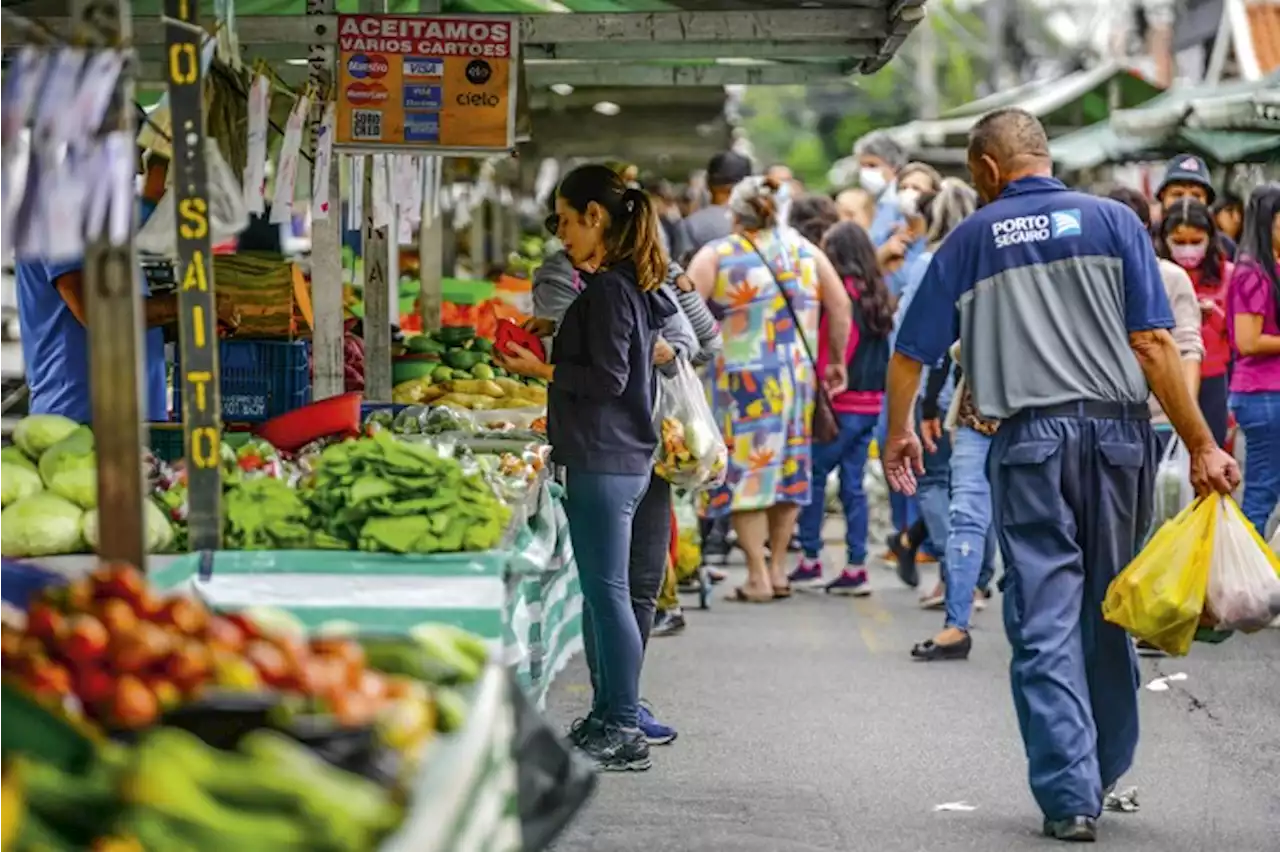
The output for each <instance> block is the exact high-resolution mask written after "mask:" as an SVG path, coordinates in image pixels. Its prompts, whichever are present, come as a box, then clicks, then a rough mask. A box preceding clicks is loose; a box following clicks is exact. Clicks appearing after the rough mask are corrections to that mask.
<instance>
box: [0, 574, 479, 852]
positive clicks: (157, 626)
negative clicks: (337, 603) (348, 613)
mask: <svg viewBox="0 0 1280 852" xmlns="http://www.w3.org/2000/svg"><path fill="white" fill-rule="evenodd" d="M9 617H10V616H8V615H6V618H9ZM3 640H4V641H3V672H4V689H5V695H4V702H5V708H6V709H7V710H9V711H10V712H9V714H8V718H7V719H6V722H7V723H8V724H9V725H10V726H11V727H10V728H7V729H6V736H5V748H6V753H5V776H4V787H5V808H4V818H5V834H6V838H8V837H9V836H10V833H11V832H12V833H14V834H17V835H18V841H17V844H16V846H15V847H14V848H17V849H31V850H37V849H43V848H49V849H55V850H59V849H90V848H92V849H116V848H119V849H130V850H136V849H142V850H147V852H151V850H155V852H168V850H220V849H227V848H249V849H259V848H261V849H271V850H292V849H297V850H300V852H301V850H333V852H348V850H349V852H356V850H362V851H363V850H370V849H374V848H376V846H377V844H378V842H379V841H380V840H381V839H382V838H383V837H385V836H386V835H387V834H388V833H389V832H391V831H392V830H394V829H395V828H396V826H397V825H398V824H399V822H400V820H401V816H402V809H401V806H400V803H401V802H402V801H403V800H404V798H405V796H404V793H405V784H406V783H407V782H408V781H409V780H410V779H411V778H413V777H414V776H415V775H416V772H417V767H418V766H419V765H420V764H421V762H422V760H423V759H424V757H425V755H426V746H427V745H429V744H430V743H431V742H432V741H433V740H434V738H435V737H436V736H437V735H438V734H441V733H446V734H447V733H449V732H452V731H454V730H457V729H458V728H460V727H461V726H462V725H464V724H465V722H466V715H467V713H468V707H467V704H466V700H465V699H464V698H463V697H462V695H461V693H459V692H457V691H456V689H455V687H457V686H459V685H463V684H466V683H470V682H473V681H475V680H476V679H478V677H479V676H480V673H481V671H482V670H483V666H484V665H485V662H486V659H487V649H486V647H485V644H484V642H483V641H482V640H480V639H478V638H477V637H475V636H472V635H471V634H469V633H466V632H465V631H462V630H459V629H457V628H454V627H452V626H449V625H437V624H431V625H423V626H420V627H419V628H416V629H415V630H414V631H412V635H411V636H410V637H408V638H405V639H400V638H390V637H387V638H381V637H358V638H356V637H349V636H346V635H344V634H343V632H342V631H341V627H340V626H339V625H336V624H335V625H333V626H331V627H330V628H328V629H326V628H323V627H322V628H321V629H320V630H319V631H317V633H316V634H315V635H314V636H313V637H311V638H310V639H308V637H307V636H306V634H305V631H304V630H303V629H302V627H301V625H300V624H298V623H297V622H296V621H295V620H294V619H293V618H292V616H289V615H288V614H286V613H281V612H277V611H268V610H263V611H256V612H255V611H248V612H243V613H230V614H215V613H212V612H210V611H208V610H207V609H206V608H205V607H204V606H203V605H202V604H200V603H199V602H197V601H195V600H191V599H188V598H183V597H170V598H162V597H159V596H157V595H155V594H154V593H153V592H152V591H151V590H150V589H148V588H147V586H146V584H145V581H144V579H143V577H142V575H141V574H140V573H139V572H138V571H136V570H135V569H133V568H132V567H130V566H126V565H104V566H102V567H101V568H99V569H98V571H96V572H95V573H94V574H93V575H91V576H90V577H88V578H85V579H82V580H78V581H76V582H74V583H72V584H70V585H69V586H60V587H54V588H50V589H46V590H45V591H44V592H42V593H41V594H40V596H39V597H38V598H37V599H36V600H35V601H34V602H33V604H32V606H31V608H30V610H29V612H28V614H27V617H26V623H25V625H24V626H22V627H20V628H18V627H13V626H10V624H9V623H6V624H5V626H4V632H3ZM51 726H53V727H52V728H51ZM50 730H54V731H56V732H57V735H55V736H52V737H51V736H49V735H48V732H49V731H50ZM104 733H105V734H108V735H110V736H111V737H112V739H110V740H108V739H104V737H103V734H104ZM67 740H72V741H75V742H77V743H78V742H81V741H83V745H84V746H85V747H86V748H87V749H89V750H90V751H91V754H92V760H91V761H90V762H89V766H88V767H87V768H81V767H79V766H73V765H71V764H73V763H76V761H72V760H70V759H69V758H68V756H67V755H68V753H69V749H68V748H67V747H65V745H66V741H67ZM59 743H62V745H59ZM124 743H132V745H125V744H124ZM75 748H76V745H75V743H73V744H72V746H71V748H70V751H71V752H74V749H75ZM11 805H12V806H13V807H10V806H11ZM108 838H110V839H114V840H117V841H120V842H121V843H122V844H123V845H120V846H112V845H110V844H109V843H108ZM42 844H43V845H42ZM6 848H8V844H7V843H6Z"/></svg>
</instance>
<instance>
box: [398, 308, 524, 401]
mask: <svg viewBox="0 0 1280 852" xmlns="http://www.w3.org/2000/svg"><path fill="white" fill-rule="evenodd" d="M406 347H407V352H406V354H405V356H404V357H403V358H401V359H398V360H397V361H396V364H395V371H394V372H395V379H396V386H395V387H394V388H393V389H392V401H393V402H396V403H405V404H409V405H416V404H419V403H428V402H429V403H432V404H435V405H446V406H451V407H455V408H461V409H468V410H477V411H487V410H491V409H502V408H528V407H543V406H545V405H546V404H547V389H546V385H545V384H544V383H542V382H541V381H539V380H536V379H525V378H522V377H519V376H511V375H509V374H508V373H507V371H506V370H504V369H503V368H502V367H501V366H500V365H498V364H496V363H495V362H494V360H493V343H492V342H491V341H489V340H487V339H485V338H483V337H476V335H475V329H473V328H470V327H468V326H456V327H449V328H442V329H440V330H438V331H435V332H432V333H431V334H429V335H426V334H423V335H418V336H417V337H411V338H409V340H408V341H407V343H406Z"/></svg>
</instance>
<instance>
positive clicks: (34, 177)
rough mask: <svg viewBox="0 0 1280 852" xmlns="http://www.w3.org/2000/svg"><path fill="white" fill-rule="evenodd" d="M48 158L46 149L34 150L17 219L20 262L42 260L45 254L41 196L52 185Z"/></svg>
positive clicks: (16, 251)
mask: <svg viewBox="0 0 1280 852" xmlns="http://www.w3.org/2000/svg"><path fill="white" fill-rule="evenodd" d="M48 157H49V152H47V151H45V150H43V149H33V150H32V151H31V156H30V162H29V164H28V166H27V186H26V191H25V192H24V193H23V196H22V202H21V203H20V204H19V205H18V209H17V211H16V213H15V214H14V217H13V224H14V226H15V229H14V230H15V234H14V236H13V253H14V255H15V256H17V257H18V258H19V259H23V258H36V259H38V258H40V257H42V256H43V254H44V220H43V219H42V218H41V216H40V212H41V210H40V197H41V193H42V191H43V190H44V189H45V187H46V186H47V185H48V183H49V172H48V166H47V165H46V163H45V160H46V159H47V158H48Z"/></svg>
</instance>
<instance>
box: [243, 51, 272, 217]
mask: <svg viewBox="0 0 1280 852" xmlns="http://www.w3.org/2000/svg"><path fill="white" fill-rule="evenodd" d="M270 110H271V80H270V79H269V78H268V77H267V76H266V75H265V74H259V75H258V76H257V77H255V78H254V80H253V85H251V86H250V87H249V131H248V132H249V135H248V140H247V142H248V152H249V153H248V158H247V159H246V160H245V167H244V204H245V207H247V208H248V209H249V212H250V213H253V214H257V215H261V214H262V211H263V209H264V208H265V204H264V200H263V193H264V192H265V191H266V188H267V175H266V165H267V116H268V114H269V113H270Z"/></svg>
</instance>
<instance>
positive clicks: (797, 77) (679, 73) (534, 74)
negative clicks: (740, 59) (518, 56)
mask: <svg viewBox="0 0 1280 852" xmlns="http://www.w3.org/2000/svg"><path fill="white" fill-rule="evenodd" d="M528 69H529V84H530V85H531V86H550V85H553V84H555V83H568V84H569V85H571V86H798V85H804V84H805V83H812V82H817V81H820V80H832V79H836V78H839V77H843V76H846V75H848V74H849V73H851V70H850V67H849V66H848V65H842V64H830V63H825V64H818V63H805V64H803V65H799V64H797V65H727V64H725V65H643V64H639V63H626V62H617V63H610V64H607V65H606V64H596V63H586V62H584V63H582V64H573V63H559V62H553V63H548V64H545V65H530V66H528Z"/></svg>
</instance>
